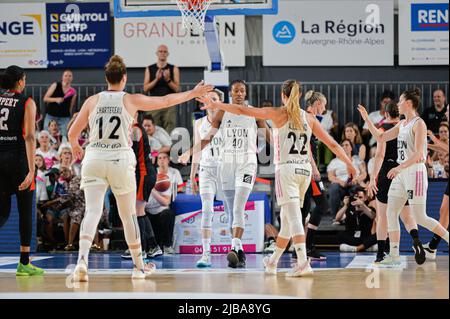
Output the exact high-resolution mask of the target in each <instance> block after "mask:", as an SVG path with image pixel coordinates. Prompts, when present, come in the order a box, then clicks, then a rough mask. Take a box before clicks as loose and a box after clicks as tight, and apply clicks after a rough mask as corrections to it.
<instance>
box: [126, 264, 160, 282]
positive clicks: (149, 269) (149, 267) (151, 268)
mask: <svg viewBox="0 0 450 319" xmlns="http://www.w3.org/2000/svg"><path fill="white" fill-rule="evenodd" d="M155 271H156V265H155V264H154V263H146V264H144V269H142V270H138V269H137V268H136V267H135V268H133V273H132V274H131V279H145V278H146V277H147V276H150V275H151V274H153V273H154V272H155Z"/></svg>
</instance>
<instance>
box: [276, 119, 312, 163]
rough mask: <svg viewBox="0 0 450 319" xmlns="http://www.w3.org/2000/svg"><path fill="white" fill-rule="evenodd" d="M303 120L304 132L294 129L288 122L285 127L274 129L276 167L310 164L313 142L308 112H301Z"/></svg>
mask: <svg viewBox="0 0 450 319" xmlns="http://www.w3.org/2000/svg"><path fill="white" fill-rule="evenodd" d="M300 116H301V117H302V120H303V126H304V132H303V133H302V132H300V131H299V130H296V129H294V128H293V127H292V125H291V123H290V121H287V122H286V124H285V125H284V126H283V127H280V128H273V129H272V131H273V139H274V147H275V157H274V162H275V165H280V164H306V163H310V158H309V152H310V151H311V149H310V140H311V134H312V131H311V128H310V127H309V125H308V122H307V120H306V112H305V111H303V110H300Z"/></svg>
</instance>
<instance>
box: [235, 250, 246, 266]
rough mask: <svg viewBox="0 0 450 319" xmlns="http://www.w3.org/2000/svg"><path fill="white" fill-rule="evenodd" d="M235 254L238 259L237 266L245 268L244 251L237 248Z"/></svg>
mask: <svg viewBox="0 0 450 319" xmlns="http://www.w3.org/2000/svg"><path fill="white" fill-rule="evenodd" d="M237 255H238V259H239V261H238V263H237V267H238V268H245V261H246V258H245V253H244V251H243V250H239V251H238V253H237Z"/></svg>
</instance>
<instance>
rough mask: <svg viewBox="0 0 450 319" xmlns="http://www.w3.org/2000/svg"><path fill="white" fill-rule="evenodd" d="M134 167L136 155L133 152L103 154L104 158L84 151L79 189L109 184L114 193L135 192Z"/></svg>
mask: <svg viewBox="0 0 450 319" xmlns="http://www.w3.org/2000/svg"><path fill="white" fill-rule="evenodd" d="M96 155H97V154H96ZM135 168H136V157H135V156H134V153H133V152H131V153H130V152H121V153H120V154H117V156H113V155H112V154H110V155H107V156H106V155H105V156H104V158H99V156H89V154H88V153H86V157H85V158H84V159H83V163H82V166H81V189H84V188H85V187H88V186H91V185H105V186H110V187H111V190H112V192H113V193H114V194H115V195H124V194H128V193H130V192H136V173H135Z"/></svg>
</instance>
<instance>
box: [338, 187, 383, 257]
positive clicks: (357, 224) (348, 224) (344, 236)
mask: <svg viewBox="0 0 450 319" xmlns="http://www.w3.org/2000/svg"><path fill="white" fill-rule="evenodd" d="M375 217H376V210H375V208H374V206H372V205H371V204H370V203H369V201H368V198H367V194H366V192H365V190H364V189H363V188H357V189H355V190H354V191H353V192H352V193H351V194H350V196H346V197H345V198H344V206H343V207H342V208H341V209H340V210H339V212H338V213H337V215H336V220H337V221H344V222H345V231H343V232H340V233H339V234H338V238H339V242H340V243H341V246H340V250H341V251H346V252H363V251H367V250H369V251H373V250H372V248H371V247H372V246H374V245H376V243H377V237H376V234H375V223H374V220H375ZM375 247H376V246H374V248H375Z"/></svg>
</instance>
